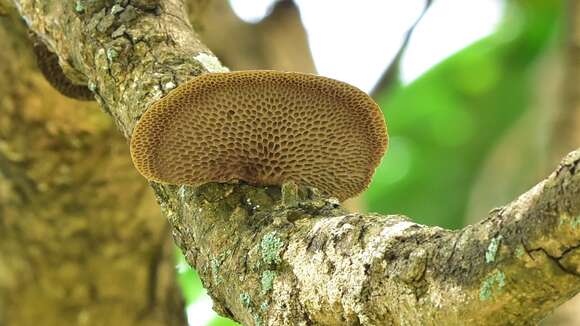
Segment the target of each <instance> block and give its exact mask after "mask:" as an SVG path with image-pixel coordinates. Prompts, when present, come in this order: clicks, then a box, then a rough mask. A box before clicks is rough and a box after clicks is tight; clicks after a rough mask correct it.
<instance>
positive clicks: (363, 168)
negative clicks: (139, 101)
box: [131, 70, 387, 200]
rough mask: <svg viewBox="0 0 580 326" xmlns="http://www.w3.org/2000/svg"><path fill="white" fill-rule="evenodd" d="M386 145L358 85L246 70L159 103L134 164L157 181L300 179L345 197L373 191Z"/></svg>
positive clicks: (135, 146)
mask: <svg viewBox="0 0 580 326" xmlns="http://www.w3.org/2000/svg"><path fill="white" fill-rule="evenodd" d="M386 147H387V130H386V126H385V122H384V119H383V115H382V113H381V111H380V109H379V107H378V106H377V104H376V103H375V102H374V101H373V100H372V99H371V98H370V97H369V96H368V95H367V94H365V93H364V92H362V91H361V90H359V89H357V88H355V87H354V86H351V85H349V84H346V83H343V82H340V81H336V80H333V79H330V78H325V77H320V76H316V75H311V74H303V73H293V72H279V71H268V70H266V71H237V72H226V73H212V74H205V75H202V76H200V77H196V78H194V79H192V80H191V81H189V82H187V83H185V84H182V85H180V86H179V87H177V88H176V89H174V90H172V91H171V92H170V93H169V94H168V95H167V96H165V97H164V98H162V99H161V100H159V101H157V102H155V103H154V104H152V105H151V106H150V107H149V108H148V110H147V111H146V112H145V113H144V114H143V116H142V117H141V119H140V120H139V122H138V123H137V125H136V127H135V129H134V131H133V136H132V138H131V157H132V158H133V162H134V164H135V166H136V168H137V170H139V172H140V173H141V174H142V175H143V176H145V177H146V178H147V179H149V180H153V181H156V182H161V183H169V184H181V185H200V184H203V183H207V182H228V181H232V180H243V181H246V182H248V183H250V184H256V185H281V184H282V183H283V182H285V181H294V182H296V183H298V184H301V185H308V186H313V187H316V188H318V189H319V190H321V191H323V192H325V193H327V194H329V195H332V196H335V197H337V198H339V199H340V200H344V199H347V198H350V197H353V196H355V195H357V194H358V193H360V192H362V191H363V190H365V189H366V187H367V186H368V184H369V182H370V179H371V177H372V175H373V173H374V170H375V168H376V167H377V165H378V164H379V163H380V160H381V157H382V156H383V154H384V152H385V150H386Z"/></svg>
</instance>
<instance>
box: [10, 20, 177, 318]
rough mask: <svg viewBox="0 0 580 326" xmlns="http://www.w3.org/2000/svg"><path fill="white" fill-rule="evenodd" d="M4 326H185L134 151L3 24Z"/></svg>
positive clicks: (159, 222) (169, 251) (162, 233)
mask: <svg viewBox="0 0 580 326" xmlns="http://www.w3.org/2000/svg"><path fill="white" fill-rule="evenodd" d="M0 39H1V40H2V43H3V46H2V51H0V62H2V64H1V65H0V70H1V73H0V94H1V99H2V100H1V101H0V116H1V118H0V325H6V326H11V325H14V326H20V325H22V326H27V325H48V326H51V325H184V324H186V323H185V318H184V307H183V303H182V300H181V294H180V292H179V290H178V289H177V287H176V283H175V279H174V276H175V273H174V263H173V253H174V250H173V246H172V245H171V243H170V241H168V240H169V237H168V235H169V233H168V226H167V222H166V220H165V219H163V218H162V217H161V214H160V212H159V208H158V207H157V205H156V204H155V201H154V198H153V196H151V193H150V192H149V191H147V188H148V185H147V183H146V182H145V181H144V180H143V179H142V178H140V177H139V175H138V174H137V173H136V172H135V170H134V168H133V166H132V164H131V161H130V158H129V155H128V149H127V143H126V141H124V140H123V138H122V137H121V136H120V135H119V133H118V131H117V130H115V127H114V125H113V124H112V123H111V121H110V120H109V119H108V118H107V116H106V115H104V114H103V113H102V112H101V110H99V108H98V106H97V105H95V104H94V103H88V102H78V101H75V100H70V99H67V98H65V97H63V96H61V95H60V94H58V93H57V92H56V91H55V90H53V89H52V88H51V87H50V86H49V85H48V83H47V82H46V81H45V79H44V77H43V76H42V75H41V74H40V73H39V71H38V69H37V68H36V64H35V62H34V59H33V57H32V51H31V46H30V45H31V44H30V41H29V40H28V37H27V34H26V31H25V28H24V26H23V24H22V22H21V21H20V20H18V21H17V20H16V19H12V18H10V17H6V16H5V17H0Z"/></svg>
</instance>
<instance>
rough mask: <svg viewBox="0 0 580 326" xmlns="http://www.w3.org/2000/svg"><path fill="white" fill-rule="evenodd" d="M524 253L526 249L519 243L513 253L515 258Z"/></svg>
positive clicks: (520, 256)
mask: <svg viewBox="0 0 580 326" xmlns="http://www.w3.org/2000/svg"><path fill="white" fill-rule="evenodd" d="M525 253H526V249H525V248H524V246H522V245H519V246H518V247H517V248H516V251H515V254H516V257H517V258H522V257H523V256H524V254H525Z"/></svg>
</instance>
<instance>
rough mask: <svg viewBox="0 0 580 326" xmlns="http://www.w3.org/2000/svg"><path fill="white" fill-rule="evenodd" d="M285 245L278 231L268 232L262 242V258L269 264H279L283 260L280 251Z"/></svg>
mask: <svg viewBox="0 0 580 326" xmlns="http://www.w3.org/2000/svg"><path fill="white" fill-rule="evenodd" d="M282 247H284V242H283V241H282V239H280V237H278V234H277V233H276V231H272V232H270V233H268V234H266V235H265V236H264V237H263V238H262V241H261V242H260V249H261V253H262V260H263V261H264V262H265V263H266V264H269V265H277V264H279V263H280V262H281V261H282V257H281V256H280V252H281V251H282Z"/></svg>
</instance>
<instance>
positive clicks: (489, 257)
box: [485, 235, 503, 264]
mask: <svg viewBox="0 0 580 326" xmlns="http://www.w3.org/2000/svg"><path fill="white" fill-rule="evenodd" d="M502 239H503V237H502V236H501V235H499V236H497V237H495V238H493V239H491V241H490V243H489V246H487V251H486V252H485V262H486V263H488V264H490V263H493V262H494V261H495V257H496V256H497V251H498V250H499V246H500V244H501V240H502Z"/></svg>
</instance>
